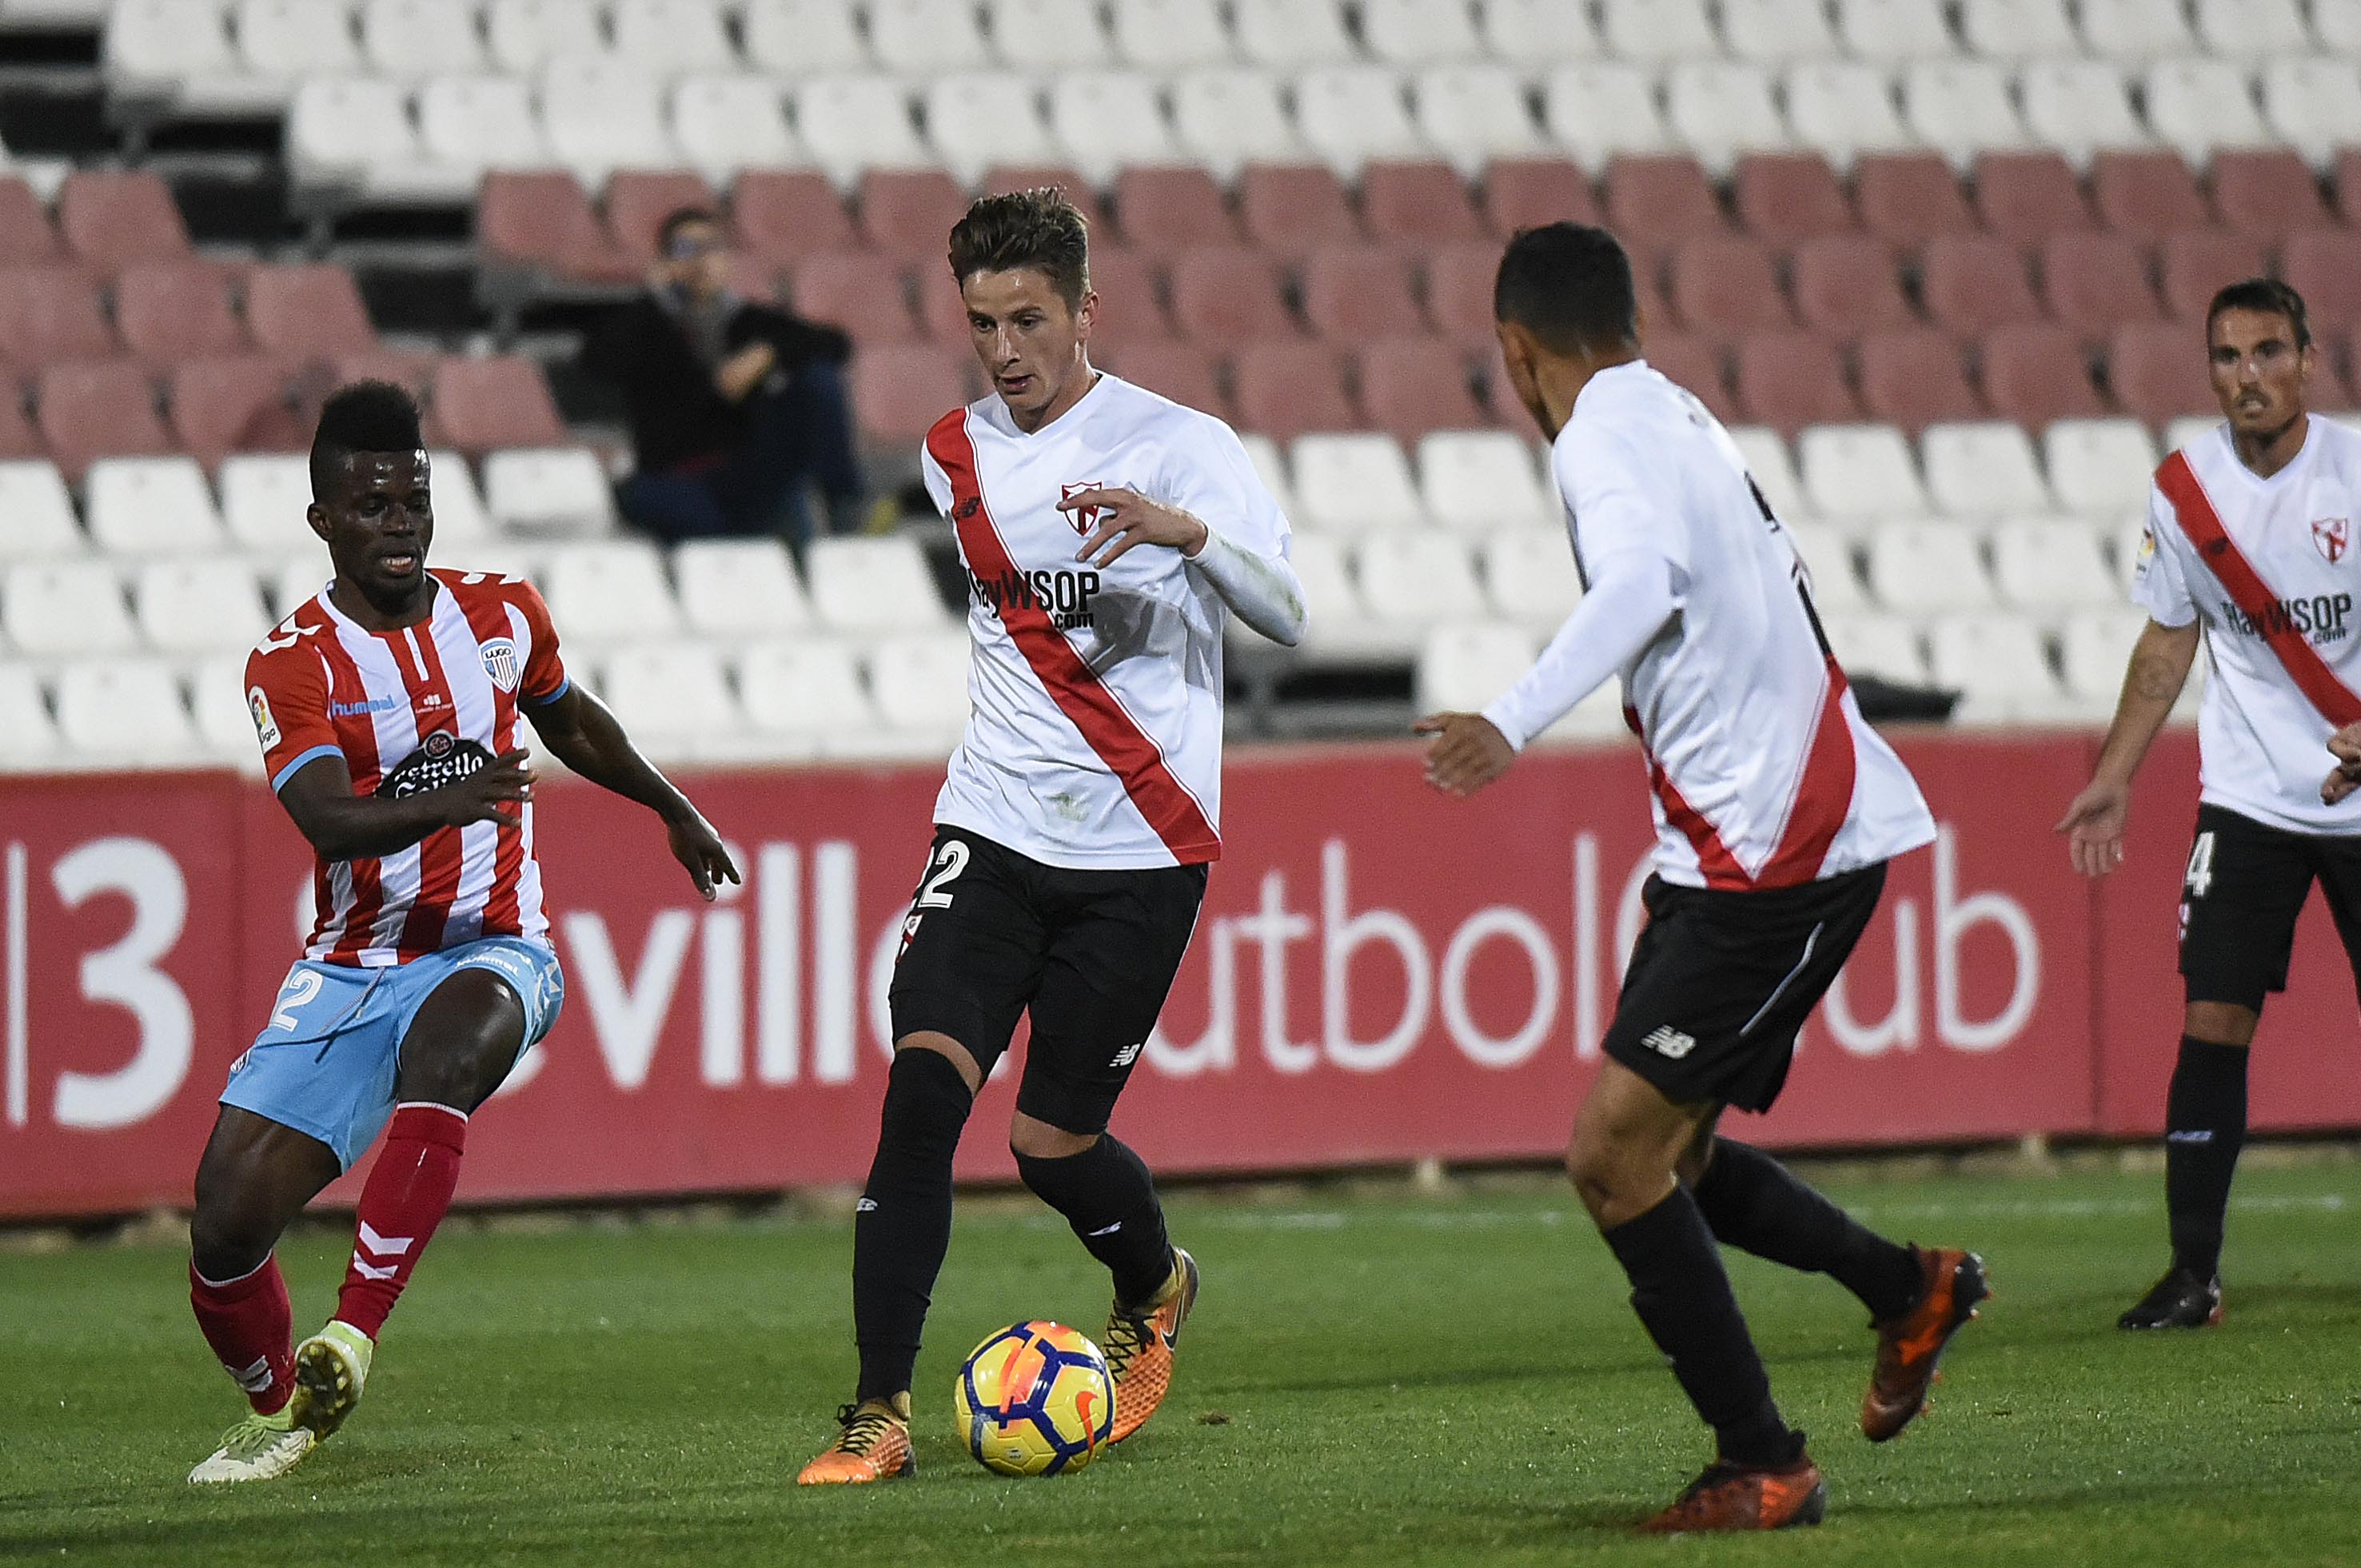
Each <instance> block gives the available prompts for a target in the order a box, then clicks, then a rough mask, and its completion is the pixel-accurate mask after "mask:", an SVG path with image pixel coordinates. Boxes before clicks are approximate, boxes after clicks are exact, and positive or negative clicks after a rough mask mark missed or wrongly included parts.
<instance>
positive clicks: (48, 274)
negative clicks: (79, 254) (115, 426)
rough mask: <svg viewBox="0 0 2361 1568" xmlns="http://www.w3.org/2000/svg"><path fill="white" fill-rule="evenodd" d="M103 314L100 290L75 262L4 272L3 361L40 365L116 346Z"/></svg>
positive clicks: (21, 367)
mask: <svg viewBox="0 0 2361 1568" xmlns="http://www.w3.org/2000/svg"><path fill="white" fill-rule="evenodd" d="M118 347H119V345H118V344H117V343H116V341H115V333H114V331H113V330H112V329H111V328H109V327H108V326H107V324H106V318H105V316H104V315H103V314H102V313H100V311H99V305H98V292H97V291H96V290H94V289H93V288H92V286H91V282H90V280H89V278H88V277H86V276H85V275H84V274H83V273H82V270H81V269H78V268H74V267H68V266H58V267H19V268H13V269H8V270H6V271H0V365H5V366H8V367H12V368H13V369H15V370H16V371H19V372H22V371H32V370H39V369H41V368H43V367H46V366H50V365H57V364H62V363H64V362H66V361H68V360H75V359H93V358H100V357H103V356H107V355H111V354H114V353H115V352H116V351H117V348H118Z"/></svg>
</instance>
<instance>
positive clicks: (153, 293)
mask: <svg viewBox="0 0 2361 1568" xmlns="http://www.w3.org/2000/svg"><path fill="white" fill-rule="evenodd" d="M115 329H116V330H117V331H119V332H120V333H122V334H123V342H124V345H125V346H126V347H127V348H129V349H130V350H131V352H133V353H134V354H137V355H139V356H142V357H144V358H146V359H148V360H149V361H151V362H154V363H157V364H170V362H172V361H173V360H176V359H202V358H209V357H214V356H220V355H225V354H240V353H243V352H245V350H246V348H247V340H246V328H245V327H243V326H241V325H240V324H239V323H238V319H237V314H236V312H234V311H232V310H231V309H230V306H229V290H228V288H227V287H226V286H225V282H224V280H223V278H222V275H221V272H220V270H219V269H216V268H212V267H206V266H203V265H201V264H191V263H187V262H182V263H180V264H177V265H175V264H173V263H170V262H163V263H153V262H151V263H148V264H147V265H144V266H139V267H129V268H126V269H124V270H123V272H122V274H121V275H120V276H118V277H117V278H116V279H115Z"/></svg>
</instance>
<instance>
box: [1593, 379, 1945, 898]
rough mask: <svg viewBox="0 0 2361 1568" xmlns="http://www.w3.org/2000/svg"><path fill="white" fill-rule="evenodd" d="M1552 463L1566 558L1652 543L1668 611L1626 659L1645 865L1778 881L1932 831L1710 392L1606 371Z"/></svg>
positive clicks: (1885, 850)
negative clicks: (1713, 408)
mask: <svg viewBox="0 0 2361 1568" xmlns="http://www.w3.org/2000/svg"><path fill="white" fill-rule="evenodd" d="M1551 463H1552V467H1553V470H1554V473H1555V476H1556V479H1557V485H1558V489H1559V492H1560V494H1561V495H1562V496H1563V497H1564V499H1565V506H1566V516H1567V523H1568V527H1569V528H1570V529H1571V531H1572V532H1573V535H1574V546H1575V557H1576V562H1577V563H1579V562H1580V561H1581V559H1582V556H1583V554H1584V552H1585V551H1586V550H1590V551H1594V552H1597V553H1598V554H1599V555H1600V557H1601V558H1602V559H1603V558H1604V556H1605V555H1606V554H1609V553H1613V552H1619V551H1624V550H1647V551H1652V552H1653V553H1655V554H1659V555H1662V556H1663V557H1664V559H1665V561H1666V562H1667V563H1669V565H1670V566H1671V569H1672V574H1671V575H1672V585H1673V599H1674V606H1675V613H1674V615H1673V617H1672V619H1671V620H1668V621H1666V622H1665V624H1664V630H1662V631H1660V632H1659V633H1658V634H1657V635H1656V637H1655V639H1654V640H1653V641H1651V642H1649V643H1648V645H1647V646H1646V647H1645V648H1643V649H1642V651H1641V652H1640V654H1639V656H1638V657H1637V658H1636V659H1634V660H1633V661H1632V663H1631V665H1630V666H1629V667H1628V668H1626V669H1625V670H1624V672H1623V699H1624V706H1625V708H1626V710H1627V716H1628V717H1629V718H1631V723H1632V727H1633V728H1634V729H1637V730H1638V731H1639V734H1640V738H1641V740H1642V743H1643V744H1644V745H1645V746H1646V748H1647V752H1648V777H1649V784H1650V786H1651V791H1650V793H1651V795H1652V796H1653V807H1654V811H1655V817H1656V855H1655V864H1656V872H1657V874H1659V875H1660V876H1662V877H1663V878H1664V880H1665V881H1666V882H1670V883H1683V884H1686V885H1687V886H1691V887H1714V888H1730V889H1747V888H1771V887H1788V886H1793V885H1795V884H1797V883H1807V882H1813V881H1816V880H1818V879H1820V878H1822V877H1830V876H1835V875H1838V874H1839V873H1841V872H1849V871H1858V870H1860V869H1861V868H1862V867H1864V866H1869V865H1873V864H1875V863H1877V862H1878V861H1885V860H1890V859H1892V858H1893V857H1894V856H1895V855H1898V854H1901V853H1903V852H1904V851H1905V850H1914V849H1916V848H1917V847H1918V846H1920V845H1922V844H1926V843H1928V842H1930V841H1931V840H1932V839H1934V837H1935V822H1934V817H1932V816H1931V815H1930V814H1929V813H1928V811H1927V803H1926V801H1925V799H1924V798H1923V797H1922V796H1921V795H1919V793H1918V785H1917V783H1916V780H1914V779H1913V778H1912V777H1911V776H1910V770H1909V769H1908V768H1906V767H1905V766H1904V765H1903V762H1902V759H1901V758H1899V757H1897V756H1895V755H1894V749H1893V748H1892V747H1890V746H1888V745H1887V744H1886V743H1885V742H1884V740H1882V739H1881V738H1880V737H1879V736H1878V734H1877V732H1876V731H1875V730H1873V729H1871V728H1870V727H1869V726H1868V724H1867V723H1865V722H1864V721H1863V720H1862V718H1861V709H1860V707H1859V706H1858V705H1857V704H1856V703H1855V702H1854V700H1853V696H1852V693H1851V692H1850V690H1849V689H1847V687H1846V685H1845V678H1844V672H1843V670H1842V669H1840V668H1839V666H1838V663H1837V661H1836V659H1835V657H1834V656H1833V655H1832V654H1831V653H1830V652H1828V648H1827V646H1826V644H1825V642H1824V641H1822V639H1821V636H1820V630H1819V626H1818V623H1817V618H1816V616H1815V615H1814V614H1813V612H1812V609H1811V606H1810V603H1809V600H1808V598H1807V597H1806V591H1805V587H1804V584H1805V581H1806V578H1805V574H1804V570H1803V567H1802V565H1801V564H1800V562H1799V560H1798V557H1797V556H1796V554H1795V541H1794V540H1793V538H1791V537H1790V536H1789V534H1788V533H1787V531H1786V530H1785V528H1784V527H1783V526H1781V525H1780V523H1779V522H1778V521H1777V520H1776V519H1775V518H1773V516H1772V514H1771V510H1770V508H1769V507H1768V506H1767V505H1766V504H1764V502H1763V499H1762V498H1761V496H1760V494H1759V492H1758V491H1757V490H1756V488H1755V486H1754V484H1753V481H1752V478H1751V477H1749V476H1748V474H1747V472H1746V464H1745V460H1744V459H1743V458H1742V457H1741V455H1739V451H1738V447H1737V445H1736V444H1734V443H1733V442H1732V441H1731V440H1730V433H1729V432H1727V431H1725V430H1723V429H1722V427H1721V424H1720V422H1719V421H1718V420H1716V419H1715V418H1714V417H1713V415H1712V414H1710V413H1708V412H1707V411H1706V408H1705V405H1704V404H1702V403H1700V402H1698V401H1697V399H1696V398H1694V397H1692V396H1690V395H1689V394H1688V393H1687V392H1686V391H1684V390H1683V389H1681V388H1679V387H1677V386H1675V385H1674V384H1673V383H1672V382H1671V381H1669V380H1666V379H1665V378H1664V377H1663V376H1662V375H1660V374H1659V373H1658V372H1656V371H1655V370H1653V369H1652V368H1651V367H1649V366H1648V365H1647V363H1646V362H1645V361H1638V362H1634V363H1632V364H1629V365H1619V366H1614V367H1609V368H1608V369H1605V370H1602V371H1599V372H1598V374H1597V375H1595V376H1593V377H1592V378H1590V380H1589V382H1588V383H1587V385H1586V386H1585V387H1584V388H1583V389H1582V392H1581V394H1580V396H1579V397H1577V398H1576V400H1575V405H1574V412H1573V416H1572V417H1571V418H1570V419H1568V420H1567V421H1566V424H1565V429H1564V430H1562V431H1560V432H1559V433H1558V438H1557V442H1556V444H1555V447H1554V450H1553V453H1552V459H1551Z"/></svg>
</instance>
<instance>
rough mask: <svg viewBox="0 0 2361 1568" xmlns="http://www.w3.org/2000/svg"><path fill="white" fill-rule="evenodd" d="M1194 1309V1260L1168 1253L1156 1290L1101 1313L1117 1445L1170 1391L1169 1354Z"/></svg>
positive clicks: (1174, 1251) (1175, 1250)
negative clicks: (1134, 1302)
mask: <svg viewBox="0 0 2361 1568" xmlns="http://www.w3.org/2000/svg"><path fill="white" fill-rule="evenodd" d="M1196 1304H1197V1260H1196V1259H1195V1258H1193V1257H1191V1256H1190V1255H1188V1254H1187V1253H1186V1252H1183V1251H1182V1250H1181V1249H1180V1248H1179V1247H1177V1246H1176V1247H1174V1248H1173V1249H1172V1273H1171V1274H1170V1277H1167V1278H1166V1280H1165V1281H1164V1287H1163V1288H1162V1289H1160V1290H1159V1291H1157V1293H1156V1294H1155V1295H1153V1296H1151V1297H1149V1298H1148V1300H1146V1301H1145V1302H1143V1303H1141V1304H1140V1305H1139V1306H1137V1307H1126V1306H1125V1305H1124V1304H1123V1303H1122V1302H1120V1301H1118V1302H1116V1303H1115V1310H1114V1311H1112V1312H1110V1313H1108V1314H1107V1326H1106V1338H1105V1340H1104V1342H1103V1344H1102V1348H1103V1349H1104V1351H1105V1352H1106V1361H1107V1375H1108V1376H1109V1378H1110V1379H1111V1380H1112V1381H1113V1382H1114V1384H1115V1435H1114V1437H1113V1438H1112V1439H1111V1440H1110V1441H1112V1442H1122V1441H1123V1440H1124V1439H1125V1438H1127V1437H1129V1436H1130V1435H1131V1434H1132V1433H1134V1432H1136V1431H1138V1430H1139V1429H1140V1428H1141V1427H1143V1426H1146V1425H1147V1424H1148V1417H1150V1416H1152V1415H1154V1414H1155V1413H1156V1407H1157V1406H1159V1405H1160V1404H1162V1403H1163V1402H1164V1395H1165V1392H1166V1390H1168V1389H1170V1387H1172V1351H1173V1346H1175V1345H1177V1344H1179V1343H1180V1325H1181V1324H1183V1323H1185V1322H1187V1321H1189V1310H1190V1309H1191V1307H1194V1306H1195V1305H1196Z"/></svg>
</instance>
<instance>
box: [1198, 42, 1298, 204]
mask: <svg viewBox="0 0 2361 1568" xmlns="http://www.w3.org/2000/svg"><path fill="white" fill-rule="evenodd" d="M1172 130H1173V137H1174V139H1175V140H1176V141H1178V142H1179V143H1180V148H1181V149H1182V150H1183V151H1184V152H1185V153H1186V154H1188V156H1189V157H1190V159H1191V160H1193V161H1195V162H1198V163H1202V164H1203V165H1204V166H1205V169H1206V170H1207V172H1209V173H1211V174H1212V175H1213V178H1214V179H1216V180H1218V181H1224V182H1227V181H1232V180H1235V179H1236V178H1237V174H1238V170H1239V169H1240V168H1241V167H1242V166H1244V165H1246V164H1247V163H1299V162H1301V161H1302V160H1303V159H1304V158H1305V157H1306V153H1305V150H1304V147H1303V143H1302V140H1301V138H1300V137H1297V135H1296V134H1295V125H1294V122H1293V121H1291V120H1290V119H1289V118H1288V115H1287V110H1286V108H1285V107H1284V106H1283V105H1282V104H1281V103H1280V101H1279V79H1278V78H1277V77H1274V76H1272V75H1270V74H1269V73H1268V71H1257V70H1255V69H1253V68H1251V67H1231V68H1214V69H1207V70H1201V71H1189V72H1186V73H1185V74H1183V75H1181V76H1180V77H1179V78H1178V79H1177V80H1175V81H1174V82H1173V83H1172Z"/></svg>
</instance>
